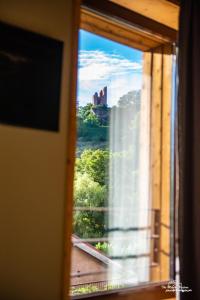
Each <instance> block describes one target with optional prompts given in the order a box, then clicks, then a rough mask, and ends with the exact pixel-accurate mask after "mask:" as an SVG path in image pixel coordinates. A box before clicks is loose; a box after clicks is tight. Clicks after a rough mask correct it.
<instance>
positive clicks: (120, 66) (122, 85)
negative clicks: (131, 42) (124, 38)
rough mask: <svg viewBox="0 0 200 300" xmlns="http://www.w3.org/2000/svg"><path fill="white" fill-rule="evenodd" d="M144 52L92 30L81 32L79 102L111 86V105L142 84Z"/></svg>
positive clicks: (82, 102)
mask: <svg viewBox="0 0 200 300" xmlns="http://www.w3.org/2000/svg"><path fill="white" fill-rule="evenodd" d="M141 70H142V52H141V51H138V50H135V49H132V48H129V47H127V46H124V45H122V44H119V43H116V42H113V41H111V40H108V39H105V38H103V37H100V36H97V35H94V34H92V33H89V32H86V31H84V30H80V32H79V63H78V102H79V105H80V106H83V105H85V104H87V103H89V102H91V101H92V95H93V94H94V93H95V92H96V91H97V92H99V91H100V90H101V89H102V88H103V87H104V86H107V87H108V105H109V106H112V105H115V104H117V102H118V100H119V98H120V97H121V96H123V95H124V94H126V93H128V92H129V91H131V90H137V89H140V88H141V85H142V82H141V81H142V75H141Z"/></svg>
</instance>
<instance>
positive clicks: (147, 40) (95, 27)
mask: <svg viewBox="0 0 200 300" xmlns="http://www.w3.org/2000/svg"><path fill="white" fill-rule="evenodd" d="M80 26H81V28H82V29H84V30H87V31H89V32H92V33H94V34H98V35H101V36H103V37H105V38H108V39H111V40H113V41H115V42H118V43H122V44H124V45H127V46H129V47H133V48H136V49H139V50H141V51H147V50H149V49H152V48H155V47H158V46H159V45H160V44H161V43H162V41H161V40H160V39H158V38H157V37H154V36H152V35H149V34H148V33H145V32H141V31H139V30H137V29H136V28H134V27H132V26H128V25H127V24H124V23H122V22H117V21H116V20H112V19H109V18H106V17H104V16H102V15H98V14H95V13H94V12H91V11H89V10H87V9H82V10H81V25H80Z"/></svg>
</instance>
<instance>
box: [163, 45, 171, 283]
mask: <svg viewBox="0 0 200 300" xmlns="http://www.w3.org/2000/svg"><path fill="white" fill-rule="evenodd" d="M172 59H173V58H172V46H171V45H167V46H164V47H163V83H162V86H163V87H162V148H161V158H162V162H161V163H162V170H161V172H162V173H161V226H160V234H161V240H160V245H161V247H160V251H161V252H160V268H161V280H167V279H169V276H170V151H171V149H170V148H171V147H170V145H171V142H170V140H171V138H170V133H171V97H172Z"/></svg>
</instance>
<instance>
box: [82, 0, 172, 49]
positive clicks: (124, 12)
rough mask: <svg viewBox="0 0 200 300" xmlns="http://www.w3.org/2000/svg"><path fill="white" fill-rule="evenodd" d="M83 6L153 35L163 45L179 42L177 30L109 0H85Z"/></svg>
mask: <svg viewBox="0 0 200 300" xmlns="http://www.w3.org/2000/svg"><path fill="white" fill-rule="evenodd" d="M82 6H83V7H85V8H87V9H90V10H93V11H95V12H98V13H100V14H103V15H105V16H106V17H107V18H115V19H117V20H120V21H123V22H124V23H127V24H130V25H132V26H135V27H136V28H138V29H142V30H143V31H145V32H148V33H151V34H152V35H154V36H158V37H159V38H160V39H161V40H163V43H164V41H165V42H167V41H168V42H170V41H171V42H175V41H176V40H177V30H175V29H173V28H171V27H169V26H166V25H164V24H163V23H160V22H157V21H155V20H154V19H151V18H149V17H147V16H144V15H142V14H140V13H137V12H136V11H134V10H131V9H128V8H126V7H125V6H121V5H119V4H116V3H114V2H111V1H108V0H101V1H93V0H83V1H82ZM154 8H155V7H154Z"/></svg>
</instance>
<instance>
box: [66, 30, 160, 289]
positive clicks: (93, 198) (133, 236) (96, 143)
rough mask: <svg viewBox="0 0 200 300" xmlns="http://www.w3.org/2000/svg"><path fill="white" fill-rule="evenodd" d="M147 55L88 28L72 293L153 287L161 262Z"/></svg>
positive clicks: (83, 42) (83, 43) (82, 43)
mask: <svg viewBox="0 0 200 300" xmlns="http://www.w3.org/2000/svg"><path fill="white" fill-rule="evenodd" d="M143 55H144V54H143V53H142V52H141V51H138V50H135V49H133V48H129V47H127V46H124V45H121V44H118V43H115V42H113V41H110V40H107V39H105V38H102V37H100V36H96V35H94V34H91V33H88V32H86V31H83V30H80V36H79V68H78V98H77V148H76V168H75V181H74V221H73V236H72V245H73V246H72V269H71V294H72V295H77V294H84V293H90V292H96V291H105V290H110V289H115V288H124V287H128V286H133V285H138V284H140V283H144V282H148V281H151V280H152V278H153V277H152V268H154V267H156V266H157V264H158V260H159V259H158V254H157V253H158V252H157V251H158V245H159V242H158V241H159V229H158V227H156V226H157V225H158V223H159V217H160V212H159V211H158V210H154V207H153V206H152V205H151V202H152V201H151V189H150V184H151V182H150V177H151V176H150V123H151V122H150V116H151V112H150V110H151V107H150V105H151V104H150V93H149V91H150V78H149V77H150V75H149V74H146V73H145V70H144V67H143ZM144 86H145V88H144ZM146 90H148V93H147V92H146ZM152 220H153V222H152ZM156 228H157V229H156ZM154 277H155V276H154Z"/></svg>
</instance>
